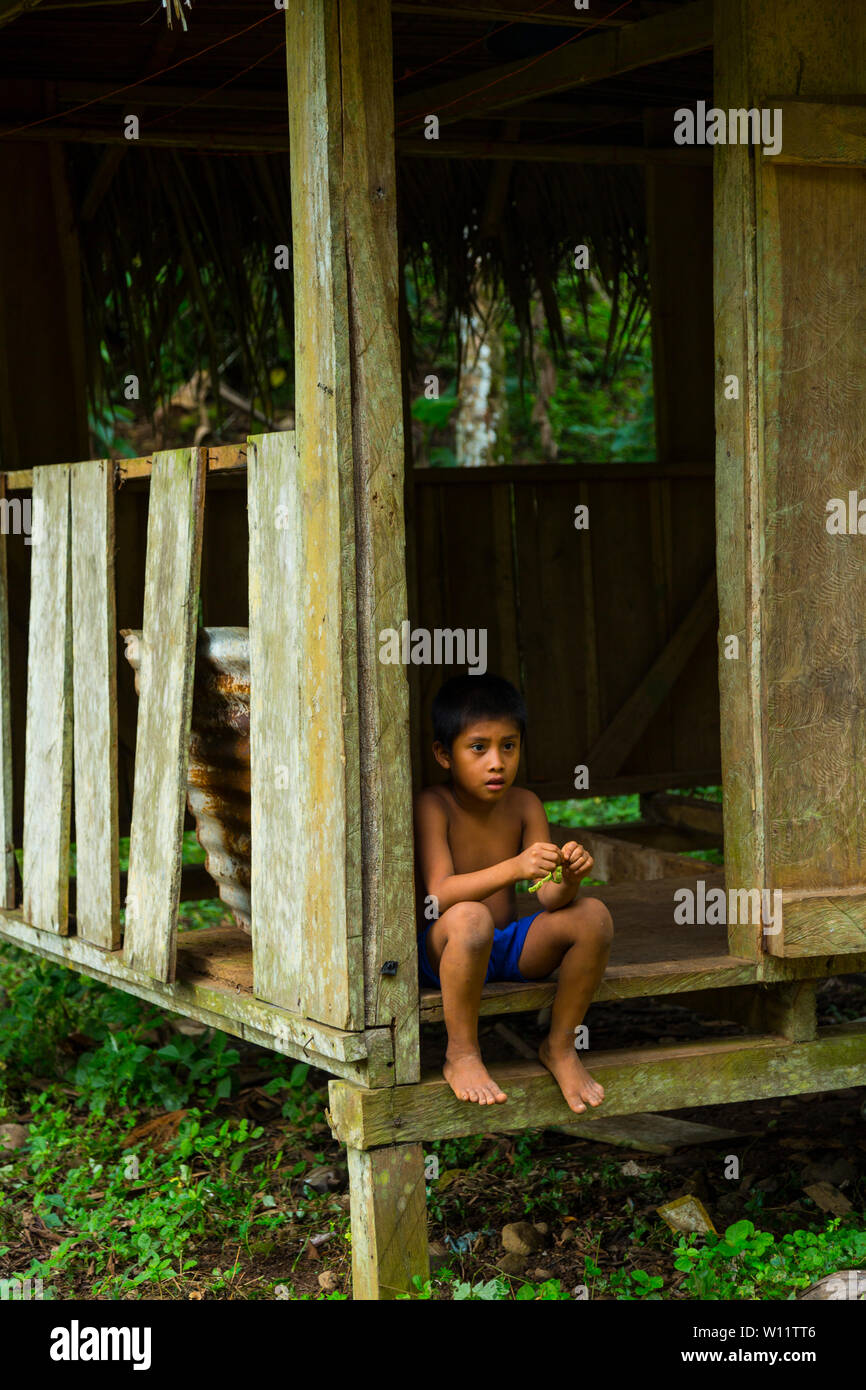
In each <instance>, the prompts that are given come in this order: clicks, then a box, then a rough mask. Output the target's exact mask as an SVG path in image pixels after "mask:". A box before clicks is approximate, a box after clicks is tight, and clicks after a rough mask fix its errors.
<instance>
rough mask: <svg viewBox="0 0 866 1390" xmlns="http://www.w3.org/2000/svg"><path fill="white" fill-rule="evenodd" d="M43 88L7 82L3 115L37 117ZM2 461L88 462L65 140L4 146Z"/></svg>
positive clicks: (8, 465) (0, 99)
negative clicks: (8, 206)
mask: <svg viewBox="0 0 866 1390" xmlns="http://www.w3.org/2000/svg"><path fill="white" fill-rule="evenodd" d="M47 85H48V84H45V83H37V82H31V81H23V80H16V79H4V82H3V92H2V94H0V117H2V113H3V111H4V109H5V110H9V111H18V110H22V111H34V110H37V109H38V108H39V105H40V102H41V101H42V99H43V95H44V92H45V90H46V89H47ZM0 186H2V187H3V188H6V189H9V190H10V192H12V191H13V190H14V213H13V212H11V211H10V213H9V215H7V216H6V217H3V218H0V283H2V284H3V285H4V286H5V292H4V294H3V297H2V301H0V453H2V458H3V467H4V468H5V469H16V468H32V467H33V466H34V465H35V464H42V463H67V462H69V461H71V460H73V459H86V458H87V457H88V454H89V453H90V448H89V444H88V428H87V401H86V388H85V350H84V323H83V310H82V298H81V257H80V254H79V250H78V237H77V232H76V227H75V217H74V212H73V208H72V205H71V200H70V196H69V187H68V179H67V173H66V154H65V150H64V146H63V145H62V143H60V142H59V141H50V142H47V143H44V144H43V143H41V142H40V143H38V144H33V143H32V142H29V141H23V140H20V141H15V140H3V141H0Z"/></svg>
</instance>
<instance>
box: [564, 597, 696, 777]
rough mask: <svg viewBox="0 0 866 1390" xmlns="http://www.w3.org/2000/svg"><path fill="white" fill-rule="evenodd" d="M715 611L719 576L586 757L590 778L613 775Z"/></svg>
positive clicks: (684, 620) (668, 690)
mask: <svg viewBox="0 0 866 1390" xmlns="http://www.w3.org/2000/svg"><path fill="white" fill-rule="evenodd" d="M715 613H716V578H715V575H712V576H711V577H710V578H709V579H708V580H707V581H706V583H705V584H704V586H703V588H702V589H701V591H700V593H699V594H698V597H697V598H696V599H695V602H694V603H693V604H692V606H691V608H690V609H689V611H688V613H687V614H686V616H685V618H684V619H683V621H682V622H681V623H680V625H679V627H678V628H677V629H676V631H675V632H674V633H673V635H672V637H671V639H670V641H669V642H667V643H665V646H664V647H663V649H662V651H661V652H660V653H659V655H658V657H657V658H656V660H655V661H654V662H653V664H652V666H651V667H650V669H649V671H647V673H646V675H645V676H644V678H643V680H642V681H641V682H640V684H639V685H638V686H637V687H636V689H635V690H634V691H633V692H632V694H631V695H630V696H629V698H628V700H627V701H626V702H625V704H624V705H623V706H622V707H621V709H620V710H619V711H618V713H617V714H616V715H615V716H614V718H613V719H612V720H611V722H610V724H609V725H608V726H607V728H606V729H605V730H604V732H603V733H602V734H601V736H600V737H599V739H598V740H597V742H596V743H595V744H593V746H592V748H591V749H590V750H589V752H588V754H587V756H586V762H587V764H588V766H589V771H590V778H591V779H592V778H593V777H605V776H608V777H609V776H613V775H614V774H615V773H617V772H618V771H619V769H620V767H621V766H622V764H623V762H624V761H625V759H626V757H627V756H628V753H629V751H630V750H631V749H632V748H633V747H634V744H635V743H636V741H637V739H638V737H639V736H640V734H641V732H642V731H643V730H644V729H645V728H646V726H647V724H648V722H649V720H650V719H651V718H652V716H653V714H655V712H656V710H658V708H659V706H660V705H661V703H662V701H663V700H664V699H665V698H666V696H667V695H668V694H669V692H670V690H671V687H672V686H673V684H674V682H675V681H676V680H677V678H678V677H679V675H680V674H681V672H682V671H683V669H684V667H685V665H686V662H687V661H688V659H689V657H690V656H691V654H692V652H693V651H694V649H695V646H696V645H697V643H698V641H699V639H700V638H701V636H702V635H703V633H704V632H705V631H706V630H707V628H708V627H709V626H710V624H711V623H712V621H713V618H714V617H715Z"/></svg>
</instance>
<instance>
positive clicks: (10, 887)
mask: <svg viewBox="0 0 866 1390" xmlns="http://www.w3.org/2000/svg"><path fill="white" fill-rule="evenodd" d="M6 506H7V499H6V487H5V479H4V478H3V477H2V476H0V509H2V512H3V522H4V525H3V527H2V529H0V907H14V906H15V853H14V848H13V830H12V691H11V684H10V680H9V588H8V579H7V570H6V530H7V528H6V516H7V515H8V513H7V511H6Z"/></svg>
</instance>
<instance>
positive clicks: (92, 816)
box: [71, 459, 120, 950]
mask: <svg viewBox="0 0 866 1390" xmlns="http://www.w3.org/2000/svg"><path fill="white" fill-rule="evenodd" d="M71 517H72V524H71V547H72V691H73V705H74V716H75V717H74V737H73V747H74V763H75V854H76V894H75V922H76V931H77V934H78V935H79V936H81V937H84V938H85V940H87V941H92V942H93V943H94V945H96V946H102V947H104V948H105V949H106V950H114V949H116V948H117V947H118V946H119V945H120V916H119V909H120V902H119V898H120V887H119V867H118V846H117V671H116V661H117V623H116V620H115V596H114V465H113V463H112V462H111V460H110V459H95V460H93V461H92V462H88V463H76V464H73V465H72V472H71Z"/></svg>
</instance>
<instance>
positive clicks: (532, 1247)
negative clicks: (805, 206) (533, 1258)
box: [502, 1221, 544, 1255]
mask: <svg viewBox="0 0 866 1390" xmlns="http://www.w3.org/2000/svg"><path fill="white" fill-rule="evenodd" d="M502 1248H503V1250H507V1251H508V1253H509V1254H510V1255H534V1254H535V1252H536V1251H537V1250H543V1249H544V1236H543V1235H542V1234H541V1233H540V1232H539V1231H537V1230H536V1229H535V1227H534V1226H533V1225H531V1224H530V1222H528V1221H512V1222H510V1223H509V1224H508V1225H507V1226H503V1228H502Z"/></svg>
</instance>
